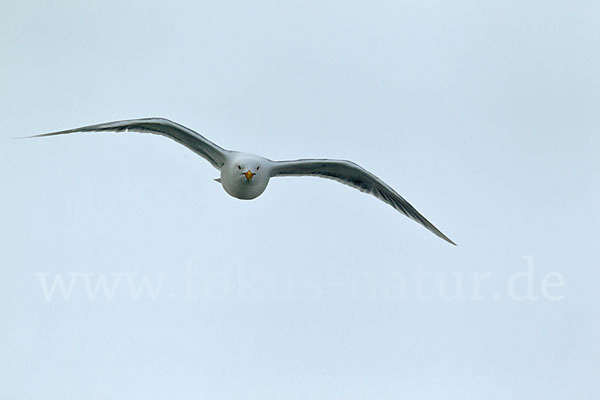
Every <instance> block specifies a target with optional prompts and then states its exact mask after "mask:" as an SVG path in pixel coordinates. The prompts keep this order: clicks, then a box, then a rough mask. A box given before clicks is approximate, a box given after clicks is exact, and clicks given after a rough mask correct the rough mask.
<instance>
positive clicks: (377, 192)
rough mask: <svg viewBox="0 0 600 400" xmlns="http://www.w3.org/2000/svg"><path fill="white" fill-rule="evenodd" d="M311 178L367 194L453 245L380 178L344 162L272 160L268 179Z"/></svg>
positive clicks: (357, 166) (349, 162)
mask: <svg viewBox="0 0 600 400" xmlns="http://www.w3.org/2000/svg"><path fill="white" fill-rule="evenodd" d="M302 175H313V176H319V177H322V178H328V179H333V180H336V181H338V182H341V183H343V184H346V185H349V186H352V187H353V188H355V189H358V190H360V191H361V192H365V193H369V194H371V195H373V196H375V197H377V198H378V199H380V200H382V201H384V202H386V203H387V204H389V205H391V206H392V207H394V208H395V209H396V210H398V211H400V212H401V213H402V214H404V215H406V216H407V217H409V218H411V219H413V220H415V221H417V222H418V223H420V224H421V225H423V226H424V227H425V228H427V229H429V230H430V231H431V232H433V233H435V234H436V235H437V236H439V237H441V238H442V239H444V240H446V241H447V242H449V243H452V244H453V245H456V243H454V242H453V241H452V240H450V239H449V238H448V237H447V236H446V235H444V234H443V233H442V232H441V231H440V230H439V229H438V228H436V227H435V226H434V225H433V224H432V223H431V222H429V221H428V220H427V219H426V218H425V217H424V216H422V215H421V214H420V213H419V212H418V211H417V210H416V209H415V208H414V207H413V206H412V205H411V204H410V203H409V202H408V201H406V200H405V199H404V198H403V197H402V196H400V195H399V194H398V193H397V192H396V191H395V190H394V189H392V188H391V187H390V186H389V185H387V184H386V183H385V182H383V181H382V180H381V179H379V178H378V177H376V176H375V175H373V174H372V173H370V172H369V171H367V170H366V169H364V168H362V167H361V166H360V165H358V164H355V163H353V162H351V161H345V160H327V159H324V160H293V161H274V162H273V168H272V171H271V176H272V177H275V176H302Z"/></svg>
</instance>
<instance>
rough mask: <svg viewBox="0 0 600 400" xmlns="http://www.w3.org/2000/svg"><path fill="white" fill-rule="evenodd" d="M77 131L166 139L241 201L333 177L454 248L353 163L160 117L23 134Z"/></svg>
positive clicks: (400, 199)
mask: <svg viewBox="0 0 600 400" xmlns="http://www.w3.org/2000/svg"><path fill="white" fill-rule="evenodd" d="M77 132H141V133H152V134H155V135H162V136H165V137H168V138H170V139H172V140H174V141H176V142H178V143H180V144H182V145H184V146H185V147H187V148H188V149H190V150H192V151H193V152H194V153H196V154H198V155H199V156H201V157H203V158H205V159H206V160H207V161H208V162H209V163H211V164H212V166H213V167H215V168H216V169H218V170H219V171H220V178H217V179H215V180H216V181H217V182H219V183H221V185H222V186H223V189H225V191H226V192H227V193H228V194H230V195H231V196H233V197H236V198H238V199H242V200H250V199H254V198H256V197H258V196H260V195H261V194H262V193H263V192H264V191H265V189H266V188H267V185H268V184H269V180H270V179H271V178H274V177H278V176H316V177H321V178H327V179H332V180H335V181H338V182H341V183H343V184H345V185H348V186H351V187H353V188H355V189H358V190H360V191H361V192H365V193H368V194H370V195H373V196H375V197H376V198H378V199H379V200H381V201H383V202H384V203H387V204H389V205H390V206H392V207H394V208H395V209H396V210H397V211H399V212H401V213H402V214H404V215H406V216H407V217H408V218H411V219H413V220H414V221H416V222H418V223H419V224H421V225H423V226H424V227H425V228H427V229H429V230H430V231H431V232H433V233H434V234H436V235H437V236H439V237H440V238H442V239H444V240H445V241H447V242H449V243H451V244H453V245H456V243H454V242H453V241H452V240H450V238H448V237H447V236H446V235H444V234H443V233H442V232H441V231H440V230H439V229H438V228H436V227H435V226H434V225H433V224H432V223H431V222H429V221H428V220H427V219H426V218H425V217H424V216H422V215H421V214H420V213H419V212H418V211H417V210H416V209H415V208H414V207H413V206H412V205H410V203H409V202H408V201H406V200H405V199H404V198H403V197H402V196H400V195H399V194H398V193H397V192H396V191H395V190H394V189H392V187H390V186H389V185H388V184H386V183H385V182H384V181H382V180H381V179H379V178H378V177H377V176H375V175H373V174H372V173H370V172H369V171H367V170H366V169H364V168H363V167H361V166H360V165H358V164H356V163H354V162H352V161H347V160H331V159H300V160H289V161H273V160H269V159H268V158H265V157H261V156H258V155H255V154H250V153H243V152H238V151H231V150H226V149H224V148H222V147H219V146H217V145H216V144H214V143H213V142H211V141H210V140H208V139H206V138H205V137H204V136H202V135H200V134H199V133H197V132H195V131H193V130H191V129H189V128H186V127H185V126H183V125H180V124H178V123H176V122H173V121H170V120H168V119H165V118H140V119H130V120H123V121H113V122H106V123H102V124H96V125H88V126H83V127H80V128H74V129H68V130H64V131H58V132H51V133H44V134H41V135H34V136H28V138H34V137H44V136H55V135H65V134H69V133H77Z"/></svg>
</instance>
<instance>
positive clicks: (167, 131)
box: [28, 118, 229, 169]
mask: <svg viewBox="0 0 600 400" xmlns="http://www.w3.org/2000/svg"><path fill="white" fill-rule="evenodd" d="M107 131H108V132H128V131H131V132H143V133H153V134H155V135H162V136H166V137H168V138H170V139H173V140H174V141H176V142H177V143H180V144H182V145H184V146H185V147H187V148H188V149H190V150H192V151H193V152H194V153H196V154H198V155H200V156H202V157H204V158H205V159H206V160H208V162H210V163H211V164H212V165H213V167H215V168H217V169H220V168H221V167H222V166H223V164H224V163H225V158H226V156H227V153H229V151H228V150H225V149H223V148H221V147H219V146H217V145H216V144H214V143H213V142H211V141H210V140H208V139H206V138H205V137H204V136H202V135H200V134H199V133H197V132H194V131H193V130H191V129H189V128H186V127H185V126H183V125H180V124H178V123H176V122H173V121H170V120H168V119H165V118H140V119H130V120H125V121H113V122H106V123H103V124H96V125H88V126H83V127H81V128H74V129H68V130H65V131H59V132H51V133H44V134H41V135H35V136H28V137H30V138H34V137H43V136H55V135H65V134H67V133H76V132H107Z"/></svg>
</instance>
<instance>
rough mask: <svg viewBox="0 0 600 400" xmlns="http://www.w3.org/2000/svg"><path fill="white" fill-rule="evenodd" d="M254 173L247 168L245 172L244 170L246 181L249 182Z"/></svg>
mask: <svg viewBox="0 0 600 400" xmlns="http://www.w3.org/2000/svg"><path fill="white" fill-rule="evenodd" d="M254 175H256V174H255V173H254V172H252V171H250V170H248V171H246V172H244V176H245V177H246V179H247V180H248V182H250V180H251V179H252V177H253V176H254Z"/></svg>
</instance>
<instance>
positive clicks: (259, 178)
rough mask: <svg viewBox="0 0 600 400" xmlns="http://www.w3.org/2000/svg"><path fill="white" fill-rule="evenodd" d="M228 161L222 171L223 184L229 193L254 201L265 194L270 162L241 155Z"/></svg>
mask: <svg viewBox="0 0 600 400" xmlns="http://www.w3.org/2000/svg"><path fill="white" fill-rule="evenodd" d="M228 161H229V162H227V163H225V165H223V168H222V169H221V183H222V184H223V187H224V188H225V190H226V191H227V193H229V194H231V195H232V196H234V197H237V198H239V199H253V198H255V197H258V196H259V195H260V194H261V193H262V192H264V190H265V189H266V188H267V184H268V183H269V177H270V175H269V171H268V165H267V163H268V160H265V159H263V158H262V157H259V156H254V155H250V154H240V155H238V156H237V157H232V159H231V160H228Z"/></svg>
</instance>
